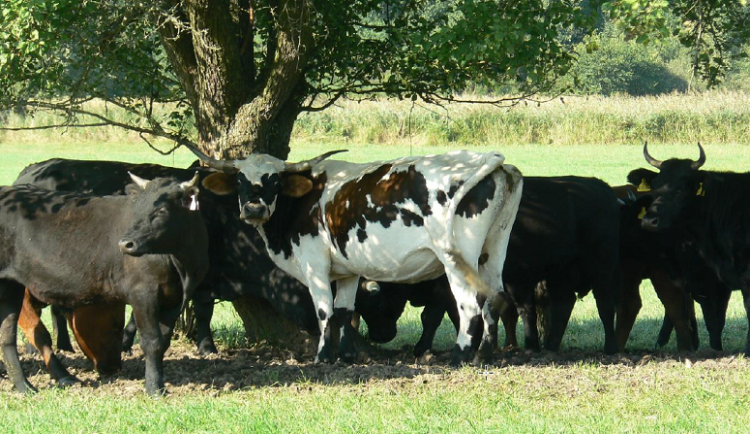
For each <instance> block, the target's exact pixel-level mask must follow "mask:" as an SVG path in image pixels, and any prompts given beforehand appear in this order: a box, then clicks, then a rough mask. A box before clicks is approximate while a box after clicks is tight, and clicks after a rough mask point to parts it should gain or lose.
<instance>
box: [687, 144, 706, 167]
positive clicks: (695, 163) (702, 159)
mask: <svg viewBox="0 0 750 434" xmlns="http://www.w3.org/2000/svg"><path fill="white" fill-rule="evenodd" d="M698 149H700V151H701V155H700V156H699V157H698V160H697V161H693V164H691V165H690V168H691V169H696V170H697V169H700V168H701V166H703V165H704V164H706V152H705V151H704V150H703V146H701V142H698Z"/></svg>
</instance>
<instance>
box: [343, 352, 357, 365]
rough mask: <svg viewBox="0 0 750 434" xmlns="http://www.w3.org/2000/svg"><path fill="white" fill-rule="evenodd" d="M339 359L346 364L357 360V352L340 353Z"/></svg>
mask: <svg viewBox="0 0 750 434" xmlns="http://www.w3.org/2000/svg"><path fill="white" fill-rule="evenodd" d="M339 359H340V360H341V361H342V362H344V363H346V364H347V365H351V364H353V363H354V362H356V361H357V353H341V354H340V355H339Z"/></svg>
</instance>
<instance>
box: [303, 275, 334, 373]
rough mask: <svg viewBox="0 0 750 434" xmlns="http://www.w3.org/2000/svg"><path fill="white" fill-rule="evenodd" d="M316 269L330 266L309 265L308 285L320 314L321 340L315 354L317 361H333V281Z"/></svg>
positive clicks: (314, 304) (318, 314)
mask: <svg viewBox="0 0 750 434" xmlns="http://www.w3.org/2000/svg"><path fill="white" fill-rule="evenodd" d="M314 268H316V269H325V270H328V267H321V268H318V267H313V266H310V265H308V266H307V271H308V272H307V287H308V288H309V289H310V296H311V297H312V301H313V306H314V307H315V312H316V313H317V316H318V328H319V330H320V340H319V341H318V352H317V354H316V355H315V363H318V362H324V363H333V362H334V358H333V338H334V336H333V327H334V324H333V293H332V292H331V281H330V280H329V278H328V274H320V273H315V272H314Z"/></svg>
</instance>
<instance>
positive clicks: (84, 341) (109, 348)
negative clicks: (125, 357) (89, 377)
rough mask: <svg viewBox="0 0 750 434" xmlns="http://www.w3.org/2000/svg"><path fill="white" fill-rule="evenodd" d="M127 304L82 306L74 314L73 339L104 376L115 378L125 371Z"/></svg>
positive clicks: (72, 323) (72, 319) (72, 320)
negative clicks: (124, 341) (124, 348)
mask: <svg viewBox="0 0 750 434" xmlns="http://www.w3.org/2000/svg"><path fill="white" fill-rule="evenodd" d="M124 325H125V304H123V303H118V304H113V305H92V306H80V307H77V308H76V309H74V310H73V314H72V316H71V326H72V328H73V335H74V336H75V338H76V341H77V342H78V346H79V347H80V348H81V351H83V353H84V354H86V357H88V358H89V360H91V362H92V363H93V364H94V369H96V371H97V372H99V373H100V374H101V375H105V376H106V375H114V374H116V373H117V372H119V371H120V368H121V367H122V333H123V326H124Z"/></svg>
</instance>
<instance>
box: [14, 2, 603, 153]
mask: <svg viewBox="0 0 750 434" xmlns="http://www.w3.org/2000/svg"><path fill="white" fill-rule="evenodd" d="M590 3H593V2H591V1H589V2H587V4H586V7H583V8H582V7H581V6H580V5H579V4H577V3H576V2H570V1H553V2H549V1H545V0H531V1H528V0H513V1H489V0H465V1H456V0H450V1H438V0H406V1H395V0H386V1H374V0H354V1H350V0H330V1H329V0H264V1H258V0H254V1H249V0H231V1H227V0H223V1H221V0H216V1H210V2H209V1H207V0H182V1H180V0H165V1H159V2H153V3H151V2H142V1H135V0H97V1H93V0H83V1H81V0H75V1H73V0H8V1H6V2H5V5H4V6H3V9H2V16H1V19H0V104H1V105H2V106H9V105H12V104H18V103H19V102H20V103H21V104H26V105H29V106H31V107H35V108H39V109H58V110H62V111H63V112H64V113H66V114H67V115H68V121H67V123H69V124H75V123H76V122H79V116H78V115H80V114H82V113H83V112H84V111H85V110H84V109H83V108H82V105H81V103H82V102H83V101H86V100H88V99H91V98H99V99H103V100H106V101H109V102H111V103H112V104H115V105H118V106H120V107H125V108H127V109H128V110H130V111H131V112H133V113H135V114H138V115H139V116H140V119H141V122H140V123H138V124H127V125H121V126H123V127H126V128H130V129H134V130H136V131H141V132H144V133H151V134H155V135H159V136H164V137H169V138H172V139H174V140H175V141H177V142H178V143H185V142H190V141H193V140H196V141H197V142H198V144H199V145H200V146H201V148H202V149H204V150H206V151H208V152H211V153H213V154H215V155H218V156H232V155H235V154H238V153H239V154H241V153H244V152H248V151H255V150H259V151H265V152H274V153H277V154H285V150H284V149H276V148H274V147H273V146H271V145H270V144H269V143H270V142H273V141H276V142H281V143H282V145H283V146H286V142H288V135H289V133H290V131H291V126H292V125H293V122H294V119H296V117H297V115H298V114H299V113H301V112H303V111H310V110H321V109H324V108H326V107H328V106H330V105H331V104H333V103H335V101H337V100H338V99H340V98H355V99H357V98H371V97H374V96H376V95H386V96H389V97H397V98H411V99H418V98H420V99H423V100H425V101H428V102H440V101H447V100H454V99H456V95H457V93H458V92H460V91H461V90H462V89H463V88H465V86H467V85H468V84H470V83H472V82H475V81H480V80H487V79H492V80H498V81H500V80H514V81H516V82H517V83H518V84H519V87H520V90H521V91H522V92H523V94H524V95H529V94H533V93H535V92H538V91H540V90H545V89H549V88H550V86H552V84H553V83H554V81H555V79H556V78H558V77H559V76H561V75H564V74H565V73H566V72H567V71H568V70H569V68H570V65H571V61H572V60H573V56H572V51H571V49H570V47H569V46H566V45H565V44H563V43H561V42H560V39H561V38H559V37H558V36H559V34H560V32H562V31H565V30H566V29H571V28H576V29H584V31H589V30H590V29H593V28H594V24H595V23H596V21H597V20H598V18H599V15H598V12H596V11H597V10H598V9H597V7H591V5H590ZM594 6H596V5H594ZM157 102H161V103H164V102H166V103H172V104H174V111H173V112H172V113H171V115H170V116H169V117H167V118H158V117H157V116H155V115H154V112H153V111H152V110H151V108H152V105H153V104H154V103H157ZM495 102H501V101H495ZM99 121H100V122H102V123H106V122H110V121H111V120H110V119H106V118H105V117H103V116H100V119H99ZM191 122H194V124H195V126H196V128H197V137H188V134H187V131H188V130H187V129H186V126H187V125H189V124H190V123H191Z"/></svg>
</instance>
